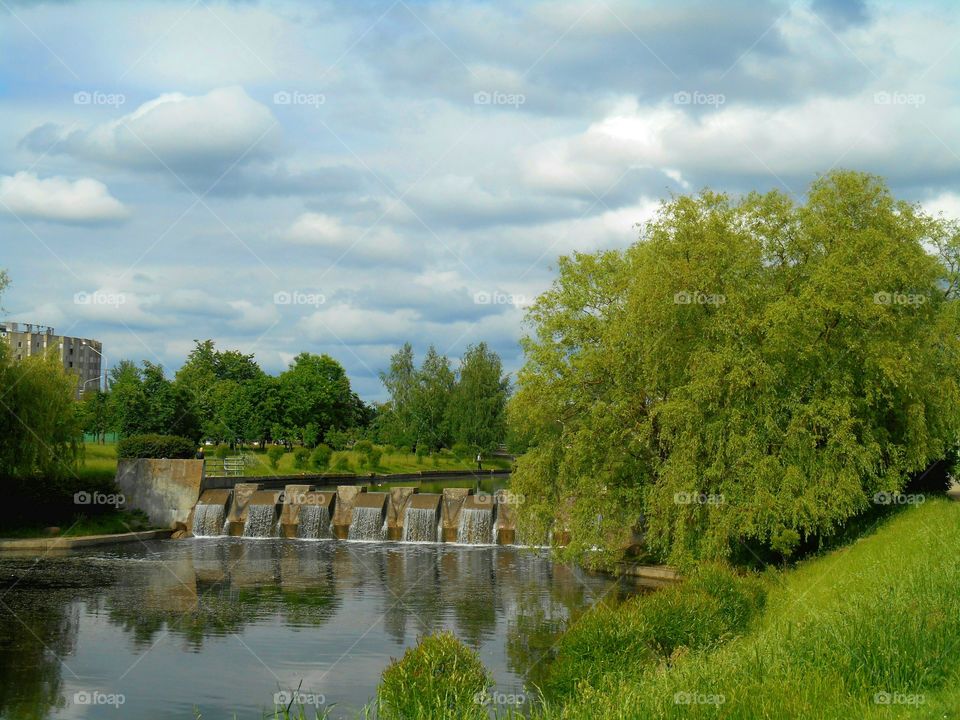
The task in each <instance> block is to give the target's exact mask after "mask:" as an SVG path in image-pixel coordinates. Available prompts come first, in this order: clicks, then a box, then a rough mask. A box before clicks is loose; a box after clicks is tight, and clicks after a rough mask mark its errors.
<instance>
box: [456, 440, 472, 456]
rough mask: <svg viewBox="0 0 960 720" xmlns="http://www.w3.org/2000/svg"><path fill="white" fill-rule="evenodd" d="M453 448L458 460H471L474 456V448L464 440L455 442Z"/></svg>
mask: <svg viewBox="0 0 960 720" xmlns="http://www.w3.org/2000/svg"><path fill="white" fill-rule="evenodd" d="M451 450H452V451H453V456H454V457H455V458H457V459H458V460H469V459H470V458H472V457H473V448H472V447H470V446H469V445H467V444H466V443H463V442H458V443H454V444H453V447H452V448H451Z"/></svg>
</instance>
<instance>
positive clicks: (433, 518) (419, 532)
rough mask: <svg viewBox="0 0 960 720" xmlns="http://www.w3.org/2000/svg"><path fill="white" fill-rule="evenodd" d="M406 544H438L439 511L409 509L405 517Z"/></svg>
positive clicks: (404, 537)
mask: <svg viewBox="0 0 960 720" xmlns="http://www.w3.org/2000/svg"><path fill="white" fill-rule="evenodd" d="M403 540H404V542H436V541H437V511H436V510H435V509H431V508H416V507H408V508H407V510H406V512H405V513H404V517H403Z"/></svg>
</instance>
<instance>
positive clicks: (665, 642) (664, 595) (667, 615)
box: [542, 564, 766, 699]
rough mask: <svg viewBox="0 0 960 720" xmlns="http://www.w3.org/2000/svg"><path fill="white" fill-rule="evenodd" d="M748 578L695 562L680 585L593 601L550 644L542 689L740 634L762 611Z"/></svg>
mask: <svg viewBox="0 0 960 720" xmlns="http://www.w3.org/2000/svg"><path fill="white" fill-rule="evenodd" d="M765 597H766V590H765V588H764V585H763V583H762V582H761V581H760V580H759V579H757V578H756V577H740V576H737V575H735V574H734V573H733V572H731V571H730V570H729V569H727V568H724V567H723V566H720V565H709V564H707V565H703V566H700V567H699V568H698V569H697V570H696V571H695V572H694V573H693V574H692V575H691V576H690V577H689V578H687V579H685V580H684V581H683V582H682V583H681V584H679V585H675V586H672V587H668V588H663V589H660V590H657V591H656V592H652V593H649V594H645V595H639V596H635V597H634V598H631V599H630V600H627V601H626V602H625V603H623V604H622V605H619V606H616V605H614V606H611V605H608V604H602V603H601V604H597V605H595V606H594V607H593V608H592V609H591V610H589V611H588V612H586V613H585V614H584V615H583V616H582V617H580V618H578V619H577V620H576V621H575V622H574V623H573V625H572V627H571V629H570V630H569V631H568V632H566V633H565V634H564V635H563V636H561V638H560V640H559V641H558V642H557V645H556V650H555V658H554V661H553V663H552V664H551V665H550V666H549V667H548V670H547V673H546V681H545V683H544V687H543V688H542V689H543V690H544V692H545V693H546V694H547V696H548V697H550V698H551V699H557V698H562V697H569V696H570V695H571V694H572V693H573V692H574V690H575V689H576V687H577V685H578V684H590V685H597V684H598V683H599V681H600V679H601V678H603V679H605V680H609V676H610V675H612V674H615V673H618V672H624V673H627V674H630V675H633V674H635V673H636V672H637V667H638V666H641V665H644V664H647V665H651V666H655V665H656V664H657V663H660V662H664V661H669V660H670V658H671V657H673V656H674V655H676V654H678V651H680V650H681V649H682V650H683V651H684V652H686V651H689V650H702V649H705V648H709V647H711V646H714V645H716V644H717V643H719V642H721V641H723V642H725V641H728V640H729V639H730V638H731V637H732V636H733V635H734V634H736V633H740V632H743V630H744V629H746V627H747V625H748V623H749V622H750V621H751V620H752V619H753V618H754V617H755V616H756V615H757V614H758V613H759V612H760V611H761V610H762V609H763V605H764V600H765Z"/></svg>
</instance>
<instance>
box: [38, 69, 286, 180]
mask: <svg viewBox="0 0 960 720" xmlns="http://www.w3.org/2000/svg"><path fill="white" fill-rule="evenodd" d="M276 130H277V125H276V120H275V119H274V117H273V114H272V113H271V112H270V109H269V108H267V107H266V106H265V105H262V104H261V103H259V102H257V101H256V100H253V99H252V98H251V97H250V96H249V95H247V93H246V91H245V90H244V89H243V88H241V87H226V88H218V89H215V90H211V91H210V92H208V93H207V94H206V95H196V96H188V95H184V94H183V93H166V94H163V95H161V96H159V97H157V98H155V99H153V100H150V101H149V102H145V103H144V104H143V105H141V106H140V107H138V108H137V109H136V110H134V111H133V112H132V113H129V114H128V115H124V116H123V117H120V118H117V119H116V120H111V121H109V122H106V123H102V124H100V125H94V126H92V127H88V128H82V129H72V128H64V127H63V126H62V125H58V124H55V123H48V124H46V125H41V126H40V127H38V128H35V129H34V130H32V131H31V132H30V133H28V134H27V135H26V136H25V137H24V138H23V140H22V145H24V146H25V147H27V148H29V149H31V150H33V151H34V152H38V153H50V154H62V155H71V156H74V157H76V158H78V159H82V160H89V161H94V162H97V163H101V164H106V165H115V166H121V167H127V168H135V169H149V170H164V169H165V168H170V169H172V170H174V171H177V172H181V171H182V172H187V173H196V174H204V175H215V174H217V173H221V172H224V171H226V170H228V169H229V168H230V167H231V166H233V165H234V164H235V163H236V164H242V163H244V162H249V161H252V160H254V159H257V158H263V157H266V156H269V155H270V153H271V151H272V150H273V149H275V145H276V142H277V137H276V136H275V132H274V131H276Z"/></svg>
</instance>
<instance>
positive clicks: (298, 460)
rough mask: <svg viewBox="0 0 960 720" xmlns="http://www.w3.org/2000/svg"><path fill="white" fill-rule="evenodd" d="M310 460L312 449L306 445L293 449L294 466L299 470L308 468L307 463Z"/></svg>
mask: <svg viewBox="0 0 960 720" xmlns="http://www.w3.org/2000/svg"><path fill="white" fill-rule="evenodd" d="M309 462H310V449H309V448H305V447H298V448H297V449H296V450H294V451H293V466H294V467H295V468H296V469H297V470H306V469H307V464H308V463H309Z"/></svg>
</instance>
